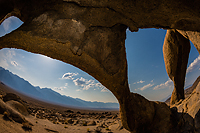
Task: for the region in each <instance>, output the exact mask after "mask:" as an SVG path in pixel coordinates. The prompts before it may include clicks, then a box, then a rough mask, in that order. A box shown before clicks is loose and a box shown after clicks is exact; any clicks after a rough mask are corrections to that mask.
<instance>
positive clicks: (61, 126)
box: [0, 83, 129, 133]
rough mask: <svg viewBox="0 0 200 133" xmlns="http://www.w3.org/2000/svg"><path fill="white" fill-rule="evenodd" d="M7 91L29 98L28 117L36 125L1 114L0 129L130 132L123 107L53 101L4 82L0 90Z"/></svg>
mask: <svg viewBox="0 0 200 133" xmlns="http://www.w3.org/2000/svg"><path fill="white" fill-rule="evenodd" d="M6 93H14V94H17V95H18V96H20V98H21V99H22V100H23V101H24V102H25V104H26V105H27V107H28V111H29V113H30V115H28V116H25V118H26V120H28V121H29V122H30V123H31V124H32V125H33V126H32V129H31V130H25V129H23V128H22V126H23V125H22V124H20V123H17V122H15V121H10V120H5V119H4V118H3V114H0V133H27V132H30V133H52V132H54V133H87V132H91V133H92V132H93V133H95V132H98V131H101V132H103V133H129V131H127V130H126V129H124V128H123V127H122V125H121V120H120V117H119V111H109V110H87V109H77V108H71V107H63V106H59V105H53V104H50V103H46V102H43V101H38V100H36V99H33V98H30V97H27V96H26V95H23V94H21V93H19V92H16V91H15V90H13V89H12V88H9V87H8V86H6V85H4V84H2V83H0V94H3V95H5V94H6Z"/></svg>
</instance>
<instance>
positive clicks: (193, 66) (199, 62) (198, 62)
mask: <svg viewBox="0 0 200 133" xmlns="http://www.w3.org/2000/svg"><path fill="white" fill-rule="evenodd" d="M199 67H200V55H199V56H198V57H197V58H196V59H195V60H194V61H193V62H192V63H191V64H190V65H189V67H188V68H187V72H186V73H189V72H192V71H193V70H196V69H197V68H199Z"/></svg>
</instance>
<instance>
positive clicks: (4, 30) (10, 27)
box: [0, 16, 23, 37]
mask: <svg viewBox="0 0 200 133" xmlns="http://www.w3.org/2000/svg"><path fill="white" fill-rule="evenodd" d="M22 24H23V22H22V21H21V20H20V19H19V18H17V17H15V16H11V17H9V18H7V19H5V20H4V21H3V22H2V24H1V25H0V37H1V36H4V35H6V34H8V33H10V32H12V31H14V30H16V29H17V28H19V27H20V26H21V25H22Z"/></svg>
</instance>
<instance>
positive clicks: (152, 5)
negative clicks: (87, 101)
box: [0, 0, 200, 133]
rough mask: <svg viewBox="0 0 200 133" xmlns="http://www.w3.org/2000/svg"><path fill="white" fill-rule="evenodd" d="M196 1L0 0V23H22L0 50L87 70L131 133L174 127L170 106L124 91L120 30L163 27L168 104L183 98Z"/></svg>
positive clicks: (195, 35)
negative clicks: (114, 103)
mask: <svg viewBox="0 0 200 133" xmlns="http://www.w3.org/2000/svg"><path fill="white" fill-rule="evenodd" d="M199 4H200V2H199V1H198V0H195V1H190V2H185V1H184V0H182V1H178V0H176V1H171V0H166V1H162V2H161V1H160V0H152V1H147V0H142V1H141V0H140V1H139V0H127V1H122V0H110V1H108V0H102V1H99V0H88V1H85V0H29V1H26V0H2V1H0V23H1V22H3V20H4V19H6V18H7V17H9V16H12V15H14V16H17V17H18V18H20V19H21V20H22V21H23V22H24V24H23V25H22V26H21V27H20V28H19V29H17V30H16V31H14V32H12V33H10V34H8V35H6V36H4V37H2V38H0V49H2V48H19V49H24V50H26V51H29V52H33V53H40V54H43V55H47V56H49V57H51V58H54V59H58V60H61V61H64V62H66V63H69V64H72V65H74V66H76V67H78V68H80V69H82V70H83V71H85V72H87V73H89V74H90V75H92V76H93V77H94V78H96V79H97V80H99V81H100V82H101V83H102V84H103V85H104V86H106V87H107V88H108V89H109V90H110V91H111V92H112V93H113V94H114V95H115V96H116V98H117V99H118V101H119V103H120V113H121V119H122V123H123V126H124V127H125V128H126V129H127V130H129V131H131V132H133V133H135V132H136V133H138V132H140V133H142V132H154V133H160V132H163V133H169V132H178V127H180V125H179V126H177V123H178V121H179V118H176V115H177V112H176V111H172V110H171V109H170V108H169V107H168V106H167V105H166V104H165V103H161V102H152V101H148V100H146V99H145V98H144V97H142V96H140V95H138V94H135V93H131V92H130V90H129V87H128V80H127V61H126V53H125V45H124V43H125V39H126V29H127V27H129V29H130V30H131V31H137V30H138V29H139V28H165V29H169V30H168V33H167V36H166V39H165V43H164V55H165V63H166V68H167V72H168V74H169V77H170V78H171V79H172V80H173V81H174V84H175V89H174V90H175V91H174V92H173V98H174V99H173V98H172V102H171V103H172V104H174V103H175V102H177V101H179V100H180V99H183V98H184V94H183V93H182V91H183V85H182V84H184V80H185V71H186V66H185V64H186V65H187V58H188V53H189V52H188V51H189V47H188V39H190V40H191V41H193V43H194V45H195V46H196V48H197V49H198V51H199V46H200V45H199V44H198V41H199V32H198V31H199V30H200V25H199V22H200V17H199V16H200V13H199V6H198V5H199ZM5 5H6V6H5ZM177 7H179V8H177ZM175 57H178V58H175ZM173 65H175V66H173Z"/></svg>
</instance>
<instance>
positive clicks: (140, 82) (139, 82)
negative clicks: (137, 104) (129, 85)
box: [133, 80, 145, 84]
mask: <svg viewBox="0 0 200 133" xmlns="http://www.w3.org/2000/svg"><path fill="white" fill-rule="evenodd" d="M144 82H145V81H142V80H140V81H138V82H135V83H133V84H142V83H144Z"/></svg>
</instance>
